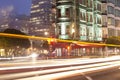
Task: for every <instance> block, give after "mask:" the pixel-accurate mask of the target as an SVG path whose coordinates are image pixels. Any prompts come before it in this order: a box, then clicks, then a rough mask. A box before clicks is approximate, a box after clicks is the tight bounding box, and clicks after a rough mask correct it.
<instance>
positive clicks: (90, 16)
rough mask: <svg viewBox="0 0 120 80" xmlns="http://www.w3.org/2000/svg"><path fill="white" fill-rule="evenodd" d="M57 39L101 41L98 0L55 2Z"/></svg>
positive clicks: (99, 5) (59, 0) (99, 2)
mask: <svg viewBox="0 0 120 80" xmlns="http://www.w3.org/2000/svg"><path fill="white" fill-rule="evenodd" d="M56 9H57V13H56V14H57V18H56V24H57V31H58V32H57V37H58V38H59V39H72V40H81V41H102V22H101V20H102V15H101V1H100V0H56Z"/></svg>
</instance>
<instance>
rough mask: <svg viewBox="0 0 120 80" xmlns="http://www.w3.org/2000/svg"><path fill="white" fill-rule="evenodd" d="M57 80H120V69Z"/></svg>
mask: <svg viewBox="0 0 120 80" xmlns="http://www.w3.org/2000/svg"><path fill="white" fill-rule="evenodd" d="M57 80H120V68H119V67H114V68H110V69H105V70H102V71H98V72H96V71H95V72H90V73H80V74H76V75H72V76H67V77H64V78H60V79H57Z"/></svg>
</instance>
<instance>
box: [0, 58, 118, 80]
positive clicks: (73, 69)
mask: <svg viewBox="0 0 120 80" xmlns="http://www.w3.org/2000/svg"><path fill="white" fill-rule="evenodd" d="M115 58H117V57H111V58H110V59H108V58H107V59H106V61H108V62H103V63H94V64H88V65H80V66H72V65H73V64H71V66H70V67H64V68H55V69H48V70H41V71H33V72H24V73H17V74H6V75H0V80H4V79H10V78H24V77H27V76H28V77H30V76H35V75H38V76H39V75H41V76H40V79H33V78H32V79H33V80H48V79H47V78H46V79H42V78H43V77H45V76H46V77H47V76H49V75H53V74H54V76H51V78H55V76H56V75H57V77H58V76H64V75H65V74H67V73H69V75H72V74H73V73H74V74H75V73H76V71H77V72H84V71H85V72H86V71H92V70H97V69H104V68H105V66H107V67H106V68H108V67H113V66H119V65H120V61H119V60H118V61H113V62H109V61H110V60H115ZM118 58H119V57H118ZM97 60H98V59H96V60H95V59H94V60H93V61H97ZM88 61H90V60H88ZM100 61H101V59H99V62H100ZM103 61H105V60H103ZM83 63H85V62H83ZM63 64H65V63H63ZM76 64H79V63H76ZM61 65H62V64H61ZM62 66H63V65H62ZM29 67H33V68H34V67H35V66H24V67H23V68H29ZM38 67H40V66H38ZM19 68H20V67H19ZM14 69H15V68H14ZM64 73H65V74H64ZM45 74H49V75H45ZM42 75H43V76H42ZM6 76H7V77H6ZM41 77H42V78H41ZM32 79H30V80H32ZM21 80H24V79H21ZM25 80H27V79H25ZM28 80H29V79H28Z"/></svg>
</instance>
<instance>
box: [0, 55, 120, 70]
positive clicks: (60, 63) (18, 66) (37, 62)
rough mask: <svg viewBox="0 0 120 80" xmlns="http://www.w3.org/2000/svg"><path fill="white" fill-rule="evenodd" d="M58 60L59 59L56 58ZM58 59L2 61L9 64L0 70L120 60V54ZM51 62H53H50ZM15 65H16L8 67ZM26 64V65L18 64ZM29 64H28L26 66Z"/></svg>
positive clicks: (3, 64) (4, 64)
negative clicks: (104, 56)
mask: <svg viewBox="0 0 120 80" xmlns="http://www.w3.org/2000/svg"><path fill="white" fill-rule="evenodd" d="M58 60H59V59H58ZM58 60H56V59H55V60H40V62H39V61H36V62H34V64H35V63H36V64H41V63H50V64H45V65H38V66H36V65H30V64H32V63H33V61H32V60H31V62H20V63H7V64H6V63H2V64H0V66H9V67H1V68H0V70H12V69H24V68H33V67H34V68H38V67H52V66H66V65H76V64H89V63H96V62H104V61H113V60H120V56H116V57H108V58H96V59H81V60H80V59H63V61H58ZM51 63H53V64H51ZM14 65H17V67H10V66H14ZM20 65H26V66H20ZM27 65H30V66H27Z"/></svg>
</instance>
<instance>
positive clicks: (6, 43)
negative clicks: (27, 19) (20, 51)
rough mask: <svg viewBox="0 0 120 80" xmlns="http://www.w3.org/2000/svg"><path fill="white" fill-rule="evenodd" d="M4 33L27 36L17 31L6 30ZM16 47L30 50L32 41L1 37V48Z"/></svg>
mask: <svg viewBox="0 0 120 80" xmlns="http://www.w3.org/2000/svg"><path fill="white" fill-rule="evenodd" d="M4 33H10V34H20V35H25V34H24V33H22V32H21V31H19V30H16V29H6V30H5V31H4ZM16 46H19V47H22V48H28V47H30V41H29V39H22V38H13V37H0V47H4V48H5V47H7V48H13V47H16Z"/></svg>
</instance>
